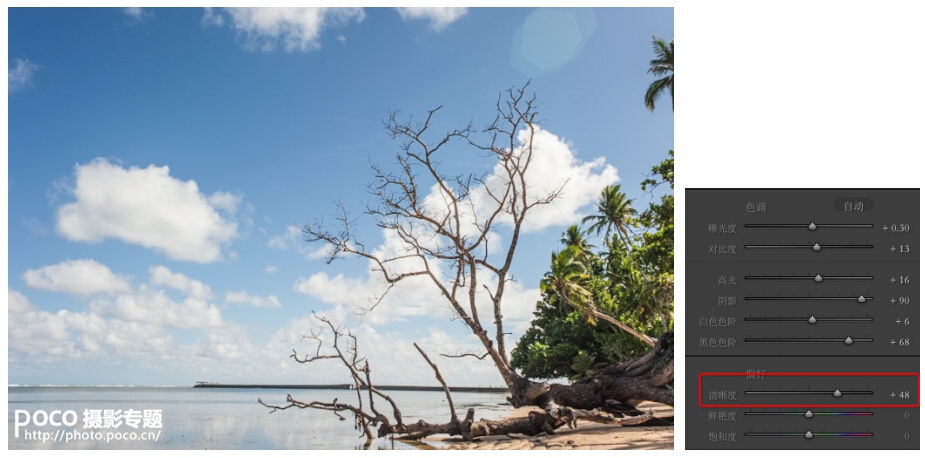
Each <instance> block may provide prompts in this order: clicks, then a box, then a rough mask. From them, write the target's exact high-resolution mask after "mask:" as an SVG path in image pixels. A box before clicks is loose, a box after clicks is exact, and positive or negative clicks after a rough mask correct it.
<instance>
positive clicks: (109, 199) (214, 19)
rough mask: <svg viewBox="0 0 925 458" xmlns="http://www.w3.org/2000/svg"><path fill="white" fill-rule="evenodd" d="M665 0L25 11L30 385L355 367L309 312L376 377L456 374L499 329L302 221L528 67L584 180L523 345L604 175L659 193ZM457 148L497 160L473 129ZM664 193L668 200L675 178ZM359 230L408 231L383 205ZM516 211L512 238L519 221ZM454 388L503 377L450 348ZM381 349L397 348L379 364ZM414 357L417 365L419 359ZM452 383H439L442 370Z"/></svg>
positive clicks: (561, 219) (354, 192)
mask: <svg viewBox="0 0 925 458" xmlns="http://www.w3.org/2000/svg"><path fill="white" fill-rule="evenodd" d="M673 18H674V15H673V10H672V9H670V8H662V9H616V8H614V9H578V10H571V9H555V10H547V9H527V8H524V9H468V10H466V9H460V10H431V11H426V12H420V11H398V10H395V9H340V10H327V11H322V12H317V11H305V10H297V9H289V10H261V11H253V10H235V9H214V10H203V9H145V10H138V9H115V8H114V9H76V10H73V9H69V10H61V9H10V10H9V19H8V27H9V30H8V37H9V38H8V39H9V43H8V66H9V87H8V90H9V98H8V107H9V109H8V115H9V119H8V128H9V140H8V147H9V153H8V154H9V159H8V167H9V171H8V180H9V186H8V190H9V197H8V205H9V210H8V217H9V223H8V230H9V235H8V241H9V261H8V268H9V271H8V272H9V273H8V282H9V293H8V294H9V314H8V320H9V339H8V342H9V353H8V357H9V363H8V369H9V376H8V379H9V383H12V384H145V385H151V384H155V385H188V384H191V383H193V382H194V381H196V380H210V381H215V382H262V383H327V382H343V381H347V380H348V378H347V374H345V373H344V372H343V371H340V370H339V368H338V367H337V366H336V365H333V364H317V365H312V366H299V365H297V364H294V363H292V362H291V360H290V359H289V358H288V356H289V354H290V353H291V351H292V349H298V350H299V351H300V352H304V351H306V350H310V351H313V347H312V346H311V345H310V344H309V343H307V342H303V341H301V336H302V334H303V333H304V332H307V331H309V330H310V329H313V328H315V329H317V327H318V324H317V323H316V322H313V321H312V319H311V318H310V315H311V312H312V311H316V312H318V313H319V314H322V315H324V316H327V317H328V318H330V319H332V320H334V321H335V322H337V323H339V324H342V325H344V326H346V327H347V328H348V329H350V330H352V331H354V332H355V333H356V335H357V337H358V339H359V342H360V346H361V347H360V351H361V353H365V354H367V355H368V356H369V358H370V360H371V362H372V363H371V364H372V367H373V370H374V377H377V378H376V379H374V381H378V382H379V383H421V382H422V381H426V382H427V383H431V382H432V376H431V374H429V373H428V371H430V369H429V367H427V365H426V363H425V362H424V361H423V360H422V359H421V358H420V357H419V356H418V355H417V353H416V351H415V350H414V348H413V346H412V345H411V343H412V342H418V343H419V344H420V345H421V346H422V347H423V348H424V349H425V350H427V351H428V352H429V353H430V354H431V356H432V357H433V356H435V355H436V354H437V353H453V352H456V351H457V350H468V349H477V348H478V342H477V341H476V340H475V339H474V338H473V337H471V336H469V335H468V333H467V332H466V329H465V328H464V327H463V326H462V325H460V324H459V323H456V322H453V321H451V320H450V319H449V316H450V315H449V312H448V310H447V308H446V306H445V305H441V303H440V298H439V295H438V294H437V293H436V290H434V291H430V290H427V289H426V288H423V287H421V288H419V287H417V285H414V284H412V285H409V287H407V288H405V289H403V290H398V291H393V292H392V294H390V296H389V298H388V299H387V300H386V301H385V302H384V303H383V305H382V306H381V307H379V308H377V309H376V310H374V311H373V312H371V313H369V314H367V315H365V316H364V317H362V318H357V317H353V316H351V313H350V312H352V311H354V310H356V309H357V308H358V307H363V306H365V305H368V299H369V298H370V297H372V296H374V295H375V294H376V293H377V292H381V285H379V283H378V282H377V281H376V280H375V277H374V276H371V273H370V271H369V268H368V265H367V263H365V262H363V261H360V260H356V259H345V260H339V261H336V262H335V263H333V264H331V265H326V264H325V263H324V260H323V259H321V255H322V252H321V251H319V248H321V246H314V245H309V244H307V243H305V242H304V241H302V240H301V233H300V232H299V231H298V229H297V226H298V225H301V224H307V223H310V222H312V221H313V220H315V219H316V218H319V217H325V216H329V215H331V214H332V212H333V210H334V208H335V205H334V202H335V201H341V202H343V203H344V205H345V206H346V207H347V209H348V210H351V211H352V212H353V213H354V214H357V215H360V214H361V213H362V210H363V208H364V204H365V203H366V202H368V201H370V195H369V194H368V193H367V192H366V185H367V184H369V183H370V182H371V181H372V180H373V176H372V174H371V170H370V164H380V165H382V166H384V167H392V162H393V161H392V159H393V157H394V155H395V153H397V152H398V151H399V144H398V143H397V142H395V141H393V140H392V139H391V138H390V137H389V136H388V133H387V132H386V130H385V129H384V127H383V121H384V120H386V119H387V118H388V116H389V113H390V112H391V111H394V110H398V111H399V116H400V117H403V118H404V117H407V116H414V117H415V119H420V117H421V116H423V115H425V114H426V112H427V110H429V109H432V108H434V107H436V106H441V105H442V106H443V108H442V109H441V110H440V111H439V112H438V114H437V115H436V117H435V119H434V122H433V126H432V128H433V130H434V131H435V132H445V131H447V130H451V129H454V128H458V127H461V126H464V125H466V124H467V123H469V122H472V123H473V124H474V125H475V126H476V127H481V126H484V125H486V124H487V123H489V122H490V121H491V120H492V119H493V116H494V107H495V103H496V101H497V99H498V95H499V93H501V92H502V91H504V90H506V89H508V88H511V87H521V86H523V85H524V84H526V83H527V82H528V81H529V82H530V84H529V87H528V91H529V92H530V93H533V94H535V95H536V97H537V99H538V101H539V112H540V117H541V118H542V119H543V120H544V123H543V125H542V127H543V129H544V130H543V132H542V134H543V135H542V141H543V147H544V151H547V152H548V154H547V155H544V156H543V157H542V158H541V160H540V162H538V163H537V170H538V172H537V174H536V175H535V178H536V180H537V182H538V184H542V185H556V184H561V183H567V184H566V186H567V187H566V188H565V191H566V192H565V193H564V195H563V197H562V198H561V199H560V200H559V201H557V202H556V205H555V206H553V207H550V208H549V209H548V210H544V211H543V212H540V213H538V214H537V215H536V217H535V219H534V220H533V221H532V226H531V229H530V231H529V233H527V234H526V235H525V236H524V237H523V238H522V240H521V242H520V245H519V252H518V254H517V257H516V258H515V262H514V268H513V270H512V272H513V277H514V282H513V286H512V288H511V289H510V290H509V292H508V294H507V297H506V299H505V305H504V307H505V310H504V311H505V317H506V319H507V320H508V323H509V324H508V328H509V329H510V330H511V331H512V333H513V334H512V335H511V336H509V338H510V340H508V347H509V348H512V347H513V344H514V343H515V342H516V341H517V339H518V338H519V337H520V335H521V334H522V333H523V331H524V330H525V329H526V326H527V325H528V324H529V319H530V317H531V312H532V310H533V308H534V305H535V301H536V299H537V298H538V297H539V292H538V284H539V280H540V278H541V276H542V275H543V273H544V272H546V270H547V269H548V263H549V254H550V253H551V252H552V251H553V250H555V249H557V243H558V242H557V241H558V239H559V236H560V233H561V232H562V231H563V230H564V229H565V228H566V227H567V226H568V225H570V224H575V223H577V222H578V221H579V220H580V218H581V217H582V216H584V215H586V214H589V212H590V211H591V207H592V205H593V203H594V202H595V200H596V197H597V195H598V194H599V193H600V191H601V189H602V188H603V187H604V186H605V185H608V184H613V183H619V184H621V185H622V189H623V190H624V191H625V192H626V193H627V194H628V195H629V197H630V198H632V199H634V202H635V204H636V205H635V206H636V207H637V208H640V209H642V208H644V207H645V206H647V205H648V203H649V202H650V201H651V200H652V199H653V196H651V195H649V194H647V193H644V192H642V191H641V190H640V189H639V182H640V181H642V180H643V179H644V178H646V176H647V174H648V172H649V171H650V169H651V167H652V166H653V165H655V164H657V163H658V162H660V161H661V160H663V159H664V158H666V157H667V153H668V150H669V149H672V148H673V147H674V120H673V113H672V110H671V105H670V103H671V100H670V99H669V98H665V99H663V100H661V103H660V104H659V105H658V106H657V108H656V110H655V111H654V112H650V111H648V110H647V109H646V108H645V106H644V104H643V94H644V93H645V90H646V88H647V87H648V85H649V83H650V82H651V81H652V79H653V78H652V76H651V75H649V74H647V73H646V70H647V69H648V63H649V61H650V60H651V59H652V57H653V54H652V49H651V48H652V45H651V36H652V35H653V34H654V35H656V36H659V37H663V38H665V39H669V40H670V39H673V37H674V19H673ZM451 147H452V148H451V149H450V151H449V154H448V155H447V157H446V158H445V160H444V165H445V166H446V167H447V168H448V169H450V170H458V171H460V172H465V173H470V172H473V173H484V172H488V171H490V170H491V168H492V167H493V165H494V164H493V163H491V161H490V160H486V159H485V158H484V157H482V156H481V155H480V154H479V153H478V152H476V151H473V150H472V149H471V148H467V147H465V146H464V145H461V144H457V145H451ZM655 197H657V196H655ZM360 235H361V236H362V237H363V238H364V239H365V240H366V241H367V244H368V245H369V246H371V247H377V246H379V247H381V248H382V249H388V247H389V241H388V240H387V239H383V234H382V233H381V232H380V231H379V230H378V229H376V228H375V226H374V224H373V222H372V221H371V220H361V226H360ZM507 235H508V234H506V233H505V232H504V230H503V229H502V230H500V231H499V233H498V236H499V237H501V238H502V239H503V238H504V237H505V236H507ZM437 364H438V365H440V367H441V370H442V371H443V374H444V377H445V378H446V379H447V380H448V382H449V383H450V384H453V385H501V384H502V381H501V378H500V377H499V376H498V374H497V371H496V370H495V368H494V367H493V366H492V365H491V363H490V362H488V361H487V360H486V361H475V360H474V359H472V358H468V359H463V360H459V359H454V360H449V359H443V358H439V359H438V361H437ZM376 368H379V370H378V371H377V370H376ZM398 368H400V369H401V370H395V369H398ZM434 383H435V382H434Z"/></svg>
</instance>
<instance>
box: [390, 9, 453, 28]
mask: <svg viewBox="0 0 925 458" xmlns="http://www.w3.org/2000/svg"><path fill="white" fill-rule="evenodd" d="M396 9H397V10H398V13H399V14H401V18H402V19H404V20H406V21H408V20H413V19H424V20H426V21H429V22H430V25H429V26H430V28H431V30H433V31H435V32H439V31H441V30H443V29H445V28H446V26H448V25H450V24H452V23H454V22H456V21H457V20H458V19H459V18H461V17H463V16H465V15H466V12H467V11H468V9H467V8H448V7H440V8H428V7H413V8H396Z"/></svg>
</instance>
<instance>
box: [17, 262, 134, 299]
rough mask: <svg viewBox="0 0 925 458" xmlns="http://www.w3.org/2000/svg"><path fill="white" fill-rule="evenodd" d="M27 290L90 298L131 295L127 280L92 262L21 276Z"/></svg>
mask: <svg viewBox="0 0 925 458" xmlns="http://www.w3.org/2000/svg"><path fill="white" fill-rule="evenodd" d="M23 279H25V280H26V285H28V286H29V287H30V288H35V289H44V290H49V291H60V292H65V293H70V294H78V295H83V296H86V295H91V294H97V293H118V292H128V291H131V289H132V288H131V286H130V285H129V282H128V280H126V279H125V278H124V277H122V276H119V275H116V274H114V273H113V272H112V271H111V270H109V267H106V266H104V265H102V264H100V263H98V262H96V261H94V260H92V259H78V260H75V261H64V262H62V263H59V264H55V265H51V266H45V267H42V268H40V269H29V270H27V271H26V273H24V274H23Z"/></svg>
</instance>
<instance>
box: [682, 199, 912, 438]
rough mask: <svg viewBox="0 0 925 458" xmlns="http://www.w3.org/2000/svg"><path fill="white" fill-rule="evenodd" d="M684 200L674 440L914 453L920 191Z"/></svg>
mask: <svg viewBox="0 0 925 458" xmlns="http://www.w3.org/2000/svg"><path fill="white" fill-rule="evenodd" d="M685 197H686V205H685V207H686V210H685V219H686V223H685V227H686V233H687V235H686V244H687V247H686V257H687V260H686V264H685V267H686V272H687V273H686V278H687V280H686V285H685V291H684V294H685V303H686V307H687V311H686V318H685V320H686V322H685V329H686V331H687V332H686V336H685V345H686V355H685V362H686V386H687V393H686V400H685V418H686V425H687V427H686V428H687V429H686V431H687V432H686V438H685V441H686V448H688V449H854V450H856V449H887V450H888V449H919V447H920V437H919V422H920V405H921V401H920V397H921V382H920V375H919V357H920V354H919V351H920V350H919V348H920V330H921V326H920V323H921V321H920V318H921V313H920V310H921V302H920V292H919V284H920V282H921V277H920V275H919V274H920V271H919V249H920V248H921V247H919V190H918V189H688V190H687V191H686V194H685ZM695 390H696V391H695Z"/></svg>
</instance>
